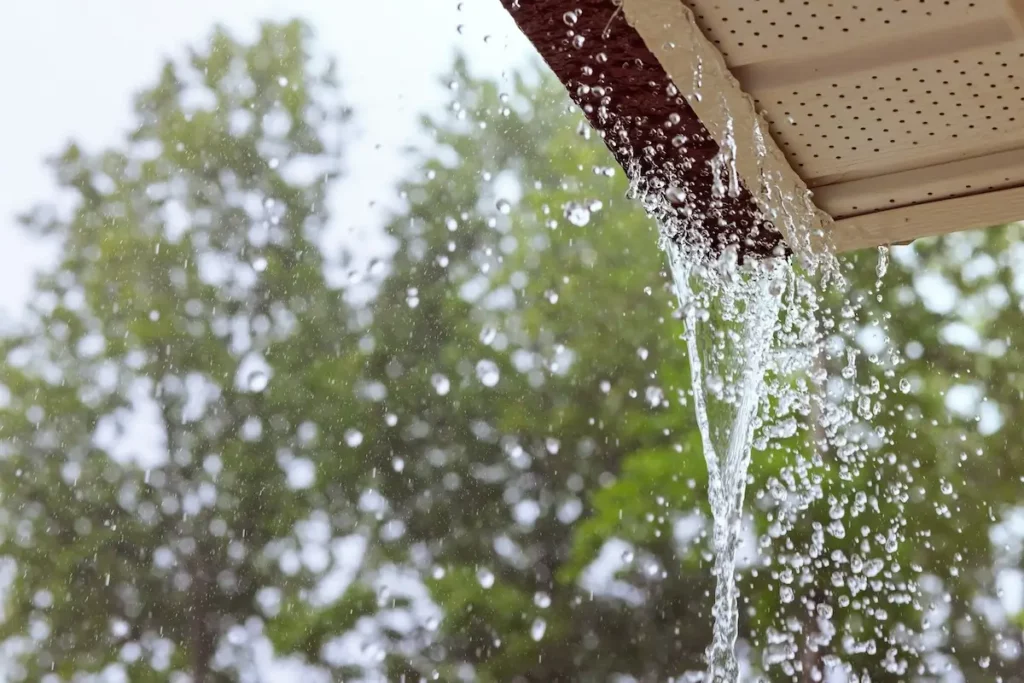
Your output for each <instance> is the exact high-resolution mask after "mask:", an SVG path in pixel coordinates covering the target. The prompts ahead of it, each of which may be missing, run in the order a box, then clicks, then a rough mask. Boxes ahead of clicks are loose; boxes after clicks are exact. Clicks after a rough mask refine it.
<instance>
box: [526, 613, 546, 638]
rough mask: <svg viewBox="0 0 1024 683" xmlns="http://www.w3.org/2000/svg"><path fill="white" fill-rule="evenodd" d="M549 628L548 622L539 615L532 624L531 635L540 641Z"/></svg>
mask: <svg viewBox="0 0 1024 683" xmlns="http://www.w3.org/2000/svg"><path fill="white" fill-rule="evenodd" d="M547 630H548V623H547V622H546V621H544V620H543V619H541V618H540V617H537V618H536V619H534V620H533V624H532V625H531V626H530V637H531V638H533V639H534V640H535V641H538V642H539V641H540V640H541V638H543V637H544V632H545V631H547Z"/></svg>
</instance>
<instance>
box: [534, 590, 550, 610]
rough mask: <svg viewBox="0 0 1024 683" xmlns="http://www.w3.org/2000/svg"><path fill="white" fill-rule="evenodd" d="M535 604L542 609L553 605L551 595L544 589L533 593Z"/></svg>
mask: <svg viewBox="0 0 1024 683" xmlns="http://www.w3.org/2000/svg"><path fill="white" fill-rule="evenodd" d="M533 604H535V605H536V606H537V607H540V608H541V609H547V608H548V607H551V596H550V595H548V594H547V593H545V592H544V591H537V592H536V593H534V594H533Z"/></svg>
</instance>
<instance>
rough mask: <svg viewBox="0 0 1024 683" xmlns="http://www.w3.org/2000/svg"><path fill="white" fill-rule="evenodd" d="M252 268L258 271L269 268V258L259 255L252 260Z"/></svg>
mask: <svg viewBox="0 0 1024 683" xmlns="http://www.w3.org/2000/svg"><path fill="white" fill-rule="evenodd" d="M252 269H253V270H255V271H256V272H257V273H262V272H263V271H265V270H266V269H267V259H265V258H263V257H262V256H259V257H257V258H256V259H254V260H253V262H252Z"/></svg>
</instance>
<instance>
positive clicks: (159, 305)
mask: <svg viewBox="0 0 1024 683" xmlns="http://www.w3.org/2000/svg"><path fill="white" fill-rule="evenodd" d="M309 39H310V31H309V29H308V28H307V27H305V26H304V25H302V24H301V23H299V22H292V23H286V24H269V23H268V24H265V25H264V26H263V27H262V29H261V31H260V33H259V36H258V38H257V39H256V40H255V41H254V42H252V43H245V42H240V41H239V40H237V39H236V38H234V37H233V36H232V35H231V34H229V33H228V32H227V31H225V30H223V29H217V30H216V31H214V32H213V34H212V35H211V37H210V40H209V42H208V44H206V45H203V46H201V47H200V48H197V49H196V50H195V51H193V52H192V53H191V55H190V58H189V59H188V60H187V61H186V62H183V63H175V62H169V63H168V64H167V65H166V66H165V67H164V69H163V70H162V72H161V73H160V74H159V76H158V79H157V81H156V82H155V84H154V85H153V86H152V87H151V88H148V89H146V90H144V91H143V92H142V93H140V94H139V96H138V98H137V100H136V123H137V125H136V127H135V128H134V129H132V130H131V131H129V132H128V134H127V136H126V137H125V139H124V140H123V142H122V143H120V144H118V145H115V146H113V147H111V148H110V149H105V150H102V151H99V152H96V153H92V152H89V151H87V150H84V149H82V148H80V147H78V146H76V145H74V144H71V145H69V146H68V147H67V149H66V150H65V151H64V152H63V153H62V154H60V155H59V156H58V157H57V158H55V159H54V160H53V170H54V175H55V177H56V179H57V180H58V183H59V185H60V189H61V191H62V192H66V193H69V194H70V195H71V196H73V198H74V200H75V201H74V202H73V208H72V209H71V210H70V211H67V212H66V211H62V210H59V209H57V208H54V207H51V206H41V207H38V208H36V209H34V210H32V211H30V212H29V213H27V214H26V215H25V217H24V219H23V223H24V226H25V228H26V229H28V230H29V231H31V232H32V233H34V234H37V235H40V236H44V237H45V238H46V239H51V240H54V241H56V242H58V243H59V245H60V259H59V263H58V265H57V266H56V267H55V268H53V269H52V271H50V272H48V273H46V274H45V275H44V276H43V277H41V278H40V279H39V281H38V283H37V287H36V294H35V296H34V298H33V302H32V305H31V307H30V312H29V316H28V320H27V322H26V324H25V326H24V328H23V329H22V330H20V331H19V332H18V333H16V334H9V335H7V336H6V337H5V338H3V340H2V342H0V343H2V346H3V349H2V350H3V357H4V359H5V360H4V363H3V364H2V366H0V492H2V500H3V505H2V510H0V555H2V556H3V557H4V558H5V561H6V565H5V566H6V567H7V570H8V571H7V574H6V576H7V577H8V578H9V584H8V587H7V590H6V592H5V594H4V612H3V614H4V616H3V621H2V624H0V638H2V639H3V642H4V652H5V653H6V655H7V657H8V659H9V660H10V662H11V663H10V664H9V667H8V668H9V669H11V674H10V675H11V676H12V677H13V678H15V679H19V678H20V679H22V680H48V681H49V680H54V681H56V680H103V679H100V678H95V679H86V678H84V676H87V675H93V676H100V675H108V676H115V675H118V674H119V672H120V673H123V674H124V675H126V676H127V679H128V680H132V681H158V680H159V681H163V680H186V679H184V678H180V679H179V678H174V677H173V676H174V675H181V676H186V675H187V676H189V677H191V680H192V681H194V682H196V683H210V682H214V681H247V680H260V679H259V678H257V676H259V675H260V671H261V667H265V666H266V664H265V662H264V663H261V661H262V660H261V656H262V655H260V654H259V653H260V652H263V651H265V649H266V647H267V646H268V645H267V644H268V643H269V644H270V645H272V646H273V650H274V653H275V654H276V656H277V657H279V658H285V659H289V660H291V661H293V662H296V663H301V664H302V665H303V666H306V667H308V676H310V677H314V678H311V680H314V679H315V677H317V676H319V677H320V678H321V679H323V680H334V679H336V678H338V677H344V678H346V679H356V678H365V679H367V680H375V679H380V678H384V679H386V680H396V681H397V680H407V681H414V680H421V679H427V680H446V681H459V680H480V681H538V682H539V681H570V680H571V681H604V680H621V681H627V680H633V681H660V680H666V679H668V678H670V677H677V679H678V680H688V679H687V678H685V676H687V675H695V674H696V673H697V672H699V671H701V670H702V668H703V664H702V657H703V652H704V648H705V646H706V644H707V642H708V641H709V640H710V632H711V613H710V604H711V596H712V595H713V593H714V586H713V582H712V578H711V573H710V566H711V558H710V555H709V551H708V547H709V544H708V542H707V539H706V533H707V524H706V520H707V509H706V508H707V503H706V494H705V490H706V486H707V475H706V472H705V469H704V462H703V459H702V457H701V455H700V445H699V435H698V433H697V430H696V429H695V428H694V425H693V417H692V415H691V411H690V408H689V405H688V387H689V377H688V374H687V373H688V370H687V365H686V357H685V345H684V344H683V343H682V342H681V341H680V338H679V337H680V333H681V331H682V330H681V323H680V321H679V320H678V318H677V317H676V316H674V315H673V313H674V311H675V308H676V302H675V301H674V298H673V294H672V292H671V288H670V286H669V280H668V275H667V273H666V265H665V260H664V257H663V255H662V254H661V253H660V251H659V248H658V230H657V226H656V225H655V224H654V222H653V221H652V220H651V219H649V218H648V217H646V216H645V215H644V213H643V210H642V208H641V207H639V206H638V205H636V204H635V203H634V202H633V201H631V200H630V199H629V198H628V197H627V195H628V189H629V188H628V187H627V181H626V179H625V178H624V176H623V174H622V172H621V170H619V169H618V168H617V167H615V166H614V162H613V161H612V159H611V157H610V155H609V154H608V152H607V151H606V149H605V148H604V147H603V145H602V144H601V141H600V140H599V139H597V137H596V136H593V137H591V136H590V135H589V130H588V129H587V128H586V127H585V126H583V125H582V124H580V121H581V117H580V115H579V114H578V113H576V112H573V111H572V110H571V109H570V108H567V105H568V98H567V97H566V96H565V94H564V93H563V92H562V91H561V86H559V85H558V84H557V82H555V81H553V80H552V79H550V78H548V77H547V76H546V75H545V74H544V73H543V72H542V71H540V70H536V71H528V72H524V73H522V74H520V75H518V76H516V77H515V78H514V79H512V81H511V85H510V86H508V85H507V86H505V87H507V91H505V92H503V91H502V90H501V89H500V88H499V85H498V84H496V83H494V82H490V81H488V80H486V79H483V80H482V79H478V78H475V77H474V76H473V75H472V74H471V73H470V72H469V70H468V68H467V66H466V65H465V63H464V62H463V61H462V60H457V61H456V62H455V64H454V66H453V68H452V72H451V74H450V75H449V76H447V77H446V78H445V79H443V80H444V82H443V83H439V85H438V87H445V88H449V89H450V92H451V93H453V94H452V102H451V104H452V106H451V107H450V108H449V109H448V110H446V111H445V112H430V113H428V114H425V115H424V118H423V120H422V128H423V132H424V133H425V134H426V135H425V137H426V138H429V139H430V140H431V143H430V144H429V145H426V146H424V147H423V148H422V149H421V150H420V151H418V152H413V154H414V162H415V163H414V164H413V166H414V170H413V172H411V173H410V175H409V176H408V177H407V178H406V179H405V180H404V181H402V182H401V183H400V185H399V186H398V187H396V188H395V190H396V192H397V193H398V194H399V196H400V198H401V200H402V206H401V208H400V209H396V210H394V211H392V212H391V214H390V215H389V217H388V219H387V223H386V226H385V229H384V233H383V235H382V237H381V239H385V238H386V239H389V240H390V242H391V244H392V247H393V256H391V257H390V258H388V259H384V260H375V261H372V262H371V263H370V264H369V265H368V266H367V267H366V268H363V267H361V266H359V265H358V264H359V263H360V262H361V261H360V259H359V258H358V257H359V254H360V248H361V245H360V244H358V243H354V242H352V241H351V240H350V243H349V244H348V245H347V253H343V254H341V255H340V257H339V256H338V255H337V254H332V253H329V252H327V251H326V250H325V249H324V248H323V244H324V236H325V235H326V234H327V232H328V231H330V230H331V229H333V226H334V225H335V222H334V219H335V218H336V217H335V216H332V215H331V213H330V211H329V207H330V206H331V204H330V202H329V201H328V199H329V196H330V194H331V191H332V190H333V189H334V188H336V187H337V186H338V184H340V183H345V182H346V178H349V177H351V176H352V175H353V174H357V173H358V172H359V165H360V164H361V163H366V162H365V161H364V160H359V159H351V158H348V157H346V155H345V151H346V143H347V142H348V141H349V140H350V139H351V136H352V134H353V133H352V131H351V129H350V127H349V118H350V110H351V108H352V107H354V106H356V104H357V103H351V102H348V101H347V100H346V98H345V89H344V86H343V84H342V83H339V81H338V79H337V77H336V72H335V69H334V67H333V65H331V64H327V65H326V66H323V65H322V60H319V59H314V55H313V53H312V48H311V46H310V45H311V43H310V42H309ZM1019 233H1020V226H1006V227H1001V228H994V229H992V230H989V231H984V232H976V233H969V234H963V235H955V236H950V237H946V238H943V239H938V240H928V241H923V242H920V243H917V244H915V245H913V246H911V247H906V248H903V249H901V250H897V251H894V253H893V263H892V265H891V266H890V267H889V269H888V270H889V272H888V273H886V274H885V275H884V278H882V276H881V275H879V272H880V269H879V267H878V256H877V254H875V253H874V252H872V253H862V254H856V255H853V256H852V257H849V258H847V259H846V260H845V261H844V264H843V269H844V273H845V274H846V276H847V283H846V287H845V289H844V290H843V291H840V292H835V293H834V294H832V295H831V296H832V297H833V299H834V301H830V303H829V306H827V307H826V309H825V310H823V312H822V321H823V325H825V326H826V328H827V329H828V330H829V334H830V335H831V336H832V338H833V341H831V342H830V344H829V345H827V348H828V349H829V353H828V355H827V357H825V358H823V359H822V363H823V365H825V366H827V367H828V368H829V369H830V370H833V371H835V372H834V374H836V375H837V376H845V375H843V374H842V373H843V372H845V371H844V370H843V368H845V367H847V366H848V367H849V368H850V372H851V373H856V374H857V377H858V382H857V384H851V385H849V386H848V387H846V388H845V389H844V390H848V391H857V392H861V393H862V394H863V396H862V397H861V396H859V395H858V401H857V404H858V405H860V406H861V407H862V411H863V414H861V415H860V417H861V418H863V419H864V421H865V423H867V422H870V424H871V425H874V426H876V427H879V428H883V429H884V431H885V432H886V434H887V436H886V438H885V439H883V440H881V441H877V442H876V441H872V439H871V438H869V436H868V435H865V436H863V437H857V436H855V435H851V436H850V441H849V443H848V448H839V449H832V450H828V449H822V448H820V447H819V446H820V444H819V443H818V440H816V437H815V435H814V434H813V433H810V434H809V435H808V434H803V433H797V432H795V431H787V429H785V428H781V429H776V430H775V431H774V438H772V439H771V440H770V441H769V442H768V443H766V444H764V445H763V447H762V448H761V449H760V450H758V451H757V452H756V453H755V456H754V462H753V467H752V473H751V480H750V482H749V491H750V493H749V495H748V501H749V508H750V510H749V514H750V537H751V542H750V543H749V544H748V545H749V546H750V547H749V548H748V547H747V546H745V550H746V560H745V570H744V572H743V579H742V581H741V596H742V597H741V600H742V604H741V606H742V608H743V614H742V621H741V628H742V630H743V639H744V650H743V652H744V659H745V661H746V663H747V666H748V668H750V670H751V671H752V672H760V675H763V676H765V677H766V678H767V679H769V680H780V681H782V680H794V681H816V680H823V679H822V678H821V676H822V675H823V673H822V672H824V671H825V670H826V669H828V668H829V667H832V666H842V665H843V664H845V665H847V666H849V667H850V671H851V673H852V674H853V675H856V676H858V677H860V676H863V677H864V678H863V679H862V680H872V681H890V680H891V681H899V680H908V679H910V678H918V679H921V680H925V679H938V678H941V676H943V675H944V672H948V671H959V672H960V673H961V674H962V675H963V677H964V678H965V679H966V680H979V679H990V678H991V679H995V677H996V676H1000V677H1001V680H1004V681H1020V680H1024V678H1022V677H1021V674H1020V673H1019V672H1020V664H1019V662H1020V656H1021V654H1022V653H1021V631H1020V628H1021V621H1022V620H1021V618H1020V615H1019V614H1016V613H1015V612H1014V610H1013V609H1012V608H1011V607H1008V606H1007V605H1010V603H1008V602H1007V601H1006V600H1005V599H1003V600H1001V599H1000V593H1001V591H1002V590H1004V589H1005V586H1006V585H1007V584H1006V581H1008V580H1009V581H1012V580H1013V579H1014V577H1015V576H1016V577H1019V573H1018V574H1013V571H1015V570H1017V568H1018V567H1019V566H1020V562H1021V558H1020V554H1021V547H1022V546H1021V536H1022V533H1021V531H1020V525H1019V519H1020V512H1019V510H1020V508H1019V507H1018V493H1017V492H1018V490H1019V486H1020V482H1021V481H1024V461H1022V460H1021V459H1020V458H1019V457H1017V451H1016V447H1015V443H1014V439H1013V438H1011V435H1012V431H1013V429H1014V425H1015V424H1017V423H1018V422H1019V420H1017V419H1016V418H1017V417H1018V416H1017V415H1016V413H1017V411H1018V410H1021V408H1020V404H1021V401H1020V397H1021V395H1022V393H1021V392H1022V391H1024V375H1022V374H1021V373H1020V371H1019V369H1020V367H1021V366H1022V363H1021V361H1022V358H1021V355H1020V354H1021V353H1022V351H1021V350H1022V349H1024V339H1021V338H1019V337H1020V336H1021V335H1024V328H1021V326H1020V325H1017V324H1015V323H1016V322H1017V321H1018V320H1019V316H1020V312H1021V310H1024V309H1022V303H1021V302H1022V293H1024V287H1022V286H1021V283H1022V282H1024V280H1022V279H1021V275H1022V274H1024V252H1022V251H1021V250H1020V249H1019V247H1018V241H1019V239H1018V238H1019ZM385 235H386V237H385ZM339 273H340V274H341V277H338V274H339ZM880 278H881V281H880V282H879V280H880ZM892 350H898V351H899V356H898V357H897V356H895V355H892V354H891V353H890V351H892ZM851 376H852V374H851ZM861 399H863V400H861ZM852 464H856V466H855V467H854V466H853V465H852ZM807 486H811V487H817V488H818V489H820V495H817V496H810V497H802V496H798V495H797V493H798V490H801V487H803V488H806V487H807ZM805 500H806V501H810V502H808V503H807V505H803V506H802V505H801V504H800V501H805ZM1007 577H1009V578H1007ZM1017 583H1018V584H1019V583H1020V581H1019V580H1017ZM1019 608H1020V605H1018V606H1017V609H1019ZM261 647H263V648H264V650H260V648H261ZM868 676H869V677H870V678H868ZM403 677H404V679H403ZM111 680H113V679H111Z"/></svg>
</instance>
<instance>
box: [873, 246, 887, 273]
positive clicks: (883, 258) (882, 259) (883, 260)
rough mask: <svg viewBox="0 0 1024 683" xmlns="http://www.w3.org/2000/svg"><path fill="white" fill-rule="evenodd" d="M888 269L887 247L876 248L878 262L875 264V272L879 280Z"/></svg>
mask: <svg viewBox="0 0 1024 683" xmlns="http://www.w3.org/2000/svg"><path fill="white" fill-rule="evenodd" d="M888 270H889V247H879V248H878V264H877V265H876V266H875V274H876V275H877V276H878V279H879V280H881V279H882V278H883V277H885V273H886V272H887V271H888Z"/></svg>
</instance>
